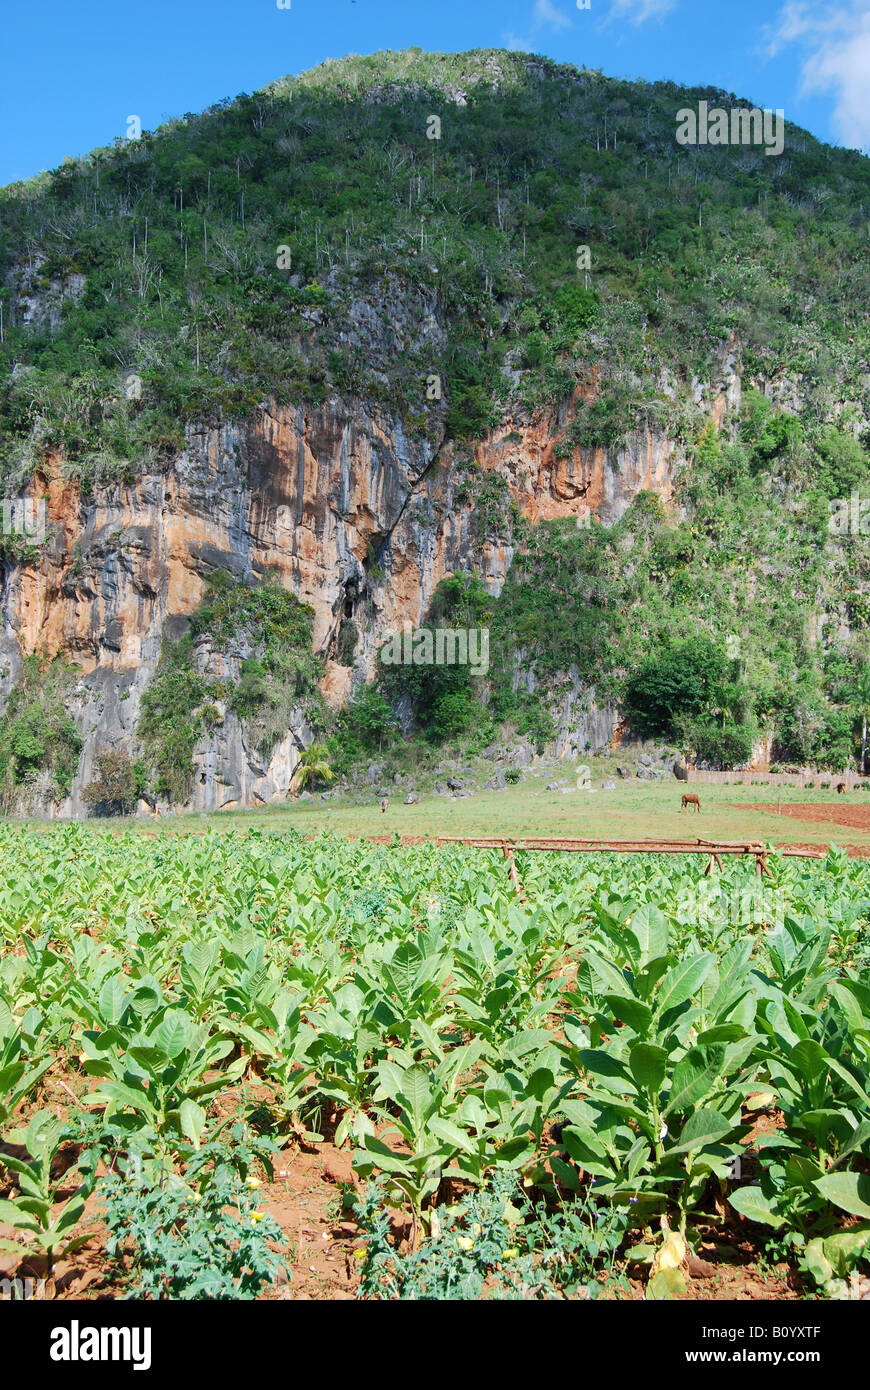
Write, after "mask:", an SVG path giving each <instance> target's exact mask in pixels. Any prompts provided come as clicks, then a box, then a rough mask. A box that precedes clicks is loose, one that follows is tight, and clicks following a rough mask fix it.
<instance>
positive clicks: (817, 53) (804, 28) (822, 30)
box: [767, 0, 870, 148]
mask: <svg viewBox="0 0 870 1390" xmlns="http://www.w3.org/2000/svg"><path fill="white" fill-rule="evenodd" d="M767 39H768V46H767V51H768V54H769V55H770V56H771V57H774V56H775V55H776V54H777V53H780V52H781V51H782V49H783V48H785V47H786V46H787V45H788V44H793V43H797V44H800V45H801V46H802V47H804V48H805V49H809V50H810V51H809V52H808V53H807V55H806V57H805V58H804V61H803V68H802V74H801V75H802V78H803V87H802V90H803V91H804V92H805V93H812V92H833V93H834V95H835V102H834V111H833V122H834V128H835V129H836V131H837V133H838V135H839V136H840V139H841V140H842V141H843V144H844V145H848V146H850V147H852V148H867V147H870V103H868V92H870V0H847V3H845V4H842V5H839V6H838V7H836V8H834V9H828V10H823V11H819V10H817V9H816V7H815V6H814V5H810V4H808V3H806V0H788V3H787V4H785V5H783V7H782V9H781V10H780V12H779V15H778V16H777V19H776V22H775V23H774V24H773V25H772V26H770V27H769V29H768V31H767Z"/></svg>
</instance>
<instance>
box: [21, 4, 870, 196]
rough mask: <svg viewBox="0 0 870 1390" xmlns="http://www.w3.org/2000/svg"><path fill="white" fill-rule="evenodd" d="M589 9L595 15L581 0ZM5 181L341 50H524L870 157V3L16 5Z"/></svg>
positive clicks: (249, 88)
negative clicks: (676, 89) (719, 98)
mask: <svg viewBox="0 0 870 1390" xmlns="http://www.w3.org/2000/svg"><path fill="white" fill-rule="evenodd" d="M581 3H582V0H581ZM3 28H4V39H5V48H6V55H7V60H6V63H5V64H4V71H3V82H2V84H0V129H2V130H3V132H4V136H5V139H4V140H3V144H2V151H0V184H5V183H8V182H10V181H12V180H13V179H16V178H28V177H29V176H30V175H32V174H35V173H38V172H39V170H40V169H49V168H54V167H55V166H56V165H58V164H59V163H60V162H61V160H62V159H63V158H64V156H65V155H68V154H72V155H80V154H86V153H87V151H88V150H90V149H92V148H93V147H94V146H96V145H108V144H111V142H112V140H113V139H114V137H115V136H117V135H123V134H125V133H126V122H127V117H128V116H130V115H138V116H139V117H140V118H141V120H142V126H143V129H153V128H154V127H155V126H156V125H158V124H159V123H160V122H161V121H162V120H164V119H166V118H167V117H169V116H175V115H183V114H184V113H185V112H186V111H198V110H201V109H202V108H203V107H204V106H208V105H210V104H211V103H212V102H214V101H218V100H220V98H222V97H226V96H235V95H237V94H238V93H239V92H242V91H248V92H250V91H254V90H255V89H256V88H258V87H261V86H263V85H264V84H265V83H266V82H269V81H271V80H273V79H274V78H276V77H280V76H282V75H284V74H285V73H296V72H301V71H304V70H305V69H306V68H310V67H313V66H314V65H315V64H317V63H319V62H321V61H322V60H323V59H324V58H336V57H341V56H342V55H344V54H345V53H372V52H374V51H376V50H378V49H383V48H407V47H410V46H411V45H413V44H418V45H419V46H420V47H421V48H425V49H430V50H431V49H438V50H442V51H444V50H455V49H467V48H477V47H505V48H508V47H514V48H524V49H528V50H530V51H533V52H538V53H545V54H547V55H548V56H549V57H551V58H555V59H557V60H559V61H566V62H573V63H577V64H578V65H582V64H586V65H587V66H589V67H595V68H601V69H602V70H603V71H604V72H606V73H607V74H609V75H613V76H621V77H630V78H631V77H645V78H647V79H649V80H655V79H656V78H672V79H674V80H676V81H679V82H685V83H688V84H704V85H706V84H711V85H715V86H720V87H723V88H725V89H726V90H727V91H729V92H730V91H733V92H735V93H736V94H737V95H738V96H742V97H749V98H750V99H751V100H752V101H753V102H754V103H756V104H757V105H760V106H765V107H771V108H774V109H775V108H778V107H781V108H783V110H784V111H785V114H786V118H787V119H788V120H793V121H795V122H796V123H797V124H798V125H802V126H806V127H807V128H808V129H810V130H811V131H812V132H813V133H814V134H815V135H817V136H818V137H819V138H820V139H823V140H828V141H830V142H831V143H834V144H845V145H848V146H850V147H853V148H861V149H865V150H870V101H868V92H870V0H719V3H711V0H590V8H589V9H588V10H587V9H583V10H581V9H579V8H578V4H577V0H291V8H290V9H279V8H278V4H277V0H147V3H145V4H137V3H129V0H126V2H125V0H83V3H80V4H77V5H72V4H70V3H69V0H40V2H39V3H38V4H35V3H20V2H19V3H17V4H14V3H10V4H8V5H7V12H6V14H5V16H4V19H3Z"/></svg>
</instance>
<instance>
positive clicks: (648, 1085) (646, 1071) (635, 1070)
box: [629, 1043, 668, 1095]
mask: <svg viewBox="0 0 870 1390" xmlns="http://www.w3.org/2000/svg"><path fill="white" fill-rule="evenodd" d="M629 1066H630V1067H631V1074H632V1076H633V1077H634V1079H635V1081H636V1082H637V1084H638V1086H642V1087H643V1089H644V1090H646V1091H649V1092H650V1094H651V1095H658V1093H659V1091H660V1090H661V1088H662V1085H663V1083H664V1079H665V1076H666V1075H667V1068H668V1054H667V1052H666V1050H665V1049H664V1048H663V1047H656V1046H655V1045H654V1044H653V1043H638V1044H637V1045H636V1046H635V1047H633V1048H632V1049H631V1052H630V1053H629Z"/></svg>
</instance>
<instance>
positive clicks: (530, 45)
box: [503, 0, 572, 53]
mask: <svg viewBox="0 0 870 1390" xmlns="http://www.w3.org/2000/svg"><path fill="white" fill-rule="evenodd" d="M529 25H530V31H529V33H528V34H527V35H520V34H514V33H508V34H505V35H503V42H504V45H505V48H511V49H514V50H518V51H519V52H521V53H531V52H532V50H533V49H534V47H535V36H536V35H537V34H539V33H540V31H541V30H542V29H554V30H555V31H556V32H557V33H558V32H559V31H560V30H562V29H570V28H572V22H571V20H570V19H569V18H568V15H567V14H566V13H565V11H564V10H560V9H559V8H558V7H557V6H556V5H554V4H553V0H535V8H534V9H533V10H532V13H531V14H530V15H529Z"/></svg>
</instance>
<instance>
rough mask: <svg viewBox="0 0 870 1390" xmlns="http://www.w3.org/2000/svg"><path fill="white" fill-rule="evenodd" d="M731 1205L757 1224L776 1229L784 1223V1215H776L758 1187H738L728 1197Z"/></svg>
mask: <svg viewBox="0 0 870 1390" xmlns="http://www.w3.org/2000/svg"><path fill="white" fill-rule="evenodd" d="M728 1201H729V1202H730V1204H731V1206H732V1207H733V1208H734V1210H735V1211H736V1212H739V1214H740V1215H741V1216H745V1217H746V1218H747V1220H749V1221H756V1222H757V1223H758V1224H759V1225H763V1226H773V1227H774V1228H775V1229H778V1228H779V1227H780V1226H784V1225H785V1217H784V1216H777V1214H776V1212H775V1211H774V1210H773V1208H772V1207H771V1205H770V1202H769V1201H768V1199H767V1198H766V1197H765V1195H764V1193H763V1192H762V1190H761V1188H760V1187H738V1188H737V1190H736V1192H732V1193H731V1194H730V1196H729V1198H728Z"/></svg>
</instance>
